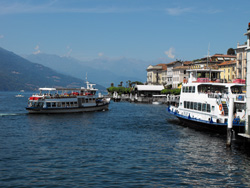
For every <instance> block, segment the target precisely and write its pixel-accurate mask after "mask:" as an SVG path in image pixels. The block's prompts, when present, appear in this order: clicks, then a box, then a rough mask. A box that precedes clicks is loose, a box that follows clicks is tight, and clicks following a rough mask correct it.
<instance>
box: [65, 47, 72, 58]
mask: <svg viewBox="0 0 250 188" xmlns="http://www.w3.org/2000/svg"><path fill="white" fill-rule="evenodd" d="M67 51H68V52H67V53H66V54H65V56H66V57H69V56H70V54H71V52H72V49H71V48H70V46H67Z"/></svg>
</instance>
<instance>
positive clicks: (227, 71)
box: [218, 60, 236, 82]
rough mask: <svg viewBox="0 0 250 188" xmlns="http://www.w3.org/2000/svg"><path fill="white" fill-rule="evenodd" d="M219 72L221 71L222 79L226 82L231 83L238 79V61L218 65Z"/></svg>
mask: <svg viewBox="0 0 250 188" xmlns="http://www.w3.org/2000/svg"><path fill="white" fill-rule="evenodd" d="M218 67H219V70H221V73H220V78H221V79H223V81H224V82H231V81H233V80H234V79H236V60H233V61H225V62H223V63H221V64H219V65H218Z"/></svg>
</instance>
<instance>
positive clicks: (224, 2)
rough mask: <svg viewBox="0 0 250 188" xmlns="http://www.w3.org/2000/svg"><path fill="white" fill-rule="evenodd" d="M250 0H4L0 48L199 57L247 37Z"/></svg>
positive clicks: (80, 55) (85, 55)
mask: <svg viewBox="0 0 250 188" xmlns="http://www.w3.org/2000/svg"><path fill="white" fill-rule="evenodd" d="M249 7H250V1H249V0H239V1H232V0H209V1H203V0H171V1H170V0H42V1H38V0H0V47H2V48H4V49H7V50H9V51H12V52H14V53H16V54H19V55H24V54H26V55H29V54H38V53H47V54H56V55H59V56H71V57H74V58H77V59H79V60H86V59H88V60H89V59H95V58H99V57H108V58H118V57H126V58H133V59H140V60H146V61H154V60H157V59H162V58H163V59H164V58H166V61H168V62H171V61H174V60H176V59H180V60H194V59H199V58H202V57H205V56H206V55H207V54H208V51H209V54H210V55H213V54H216V53H222V54H226V53H227V50H228V48H236V47H237V43H238V42H239V43H240V44H244V42H245V41H246V36H244V33H245V32H246V30H247V26H248V23H249V22H250V9H249Z"/></svg>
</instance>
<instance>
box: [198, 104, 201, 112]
mask: <svg viewBox="0 0 250 188" xmlns="http://www.w3.org/2000/svg"><path fill="white" fill-rule="evenodd" d="M198 110H199V111H201V103H198Z"/></svg>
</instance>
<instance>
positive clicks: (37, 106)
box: [26, 82, 110, 114]
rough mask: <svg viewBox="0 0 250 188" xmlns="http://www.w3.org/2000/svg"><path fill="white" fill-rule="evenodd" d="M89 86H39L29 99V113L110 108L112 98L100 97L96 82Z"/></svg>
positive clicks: (70, 111)
mask: <svg viewBox="0 0 250 188" xmlns="http://www.w3.org/2000/svg"><path fill="white" fill-rule="evenodd" d="M86 84H87V88H84V87H81V88H39V90H40V93H39V94H33V95H32V96H31V97H30V98H29V100H28V106H27V107H26V110H27V111H28V112H29V113H36V114H38V113H46V114H50V113H76V112H90V111H103V110H108V106H109V102H110V98H104V97H98V96H96V92H97V91H98V89H95V88H93V86H94V85H95V84H90V83H89V82H86Z"/></svg>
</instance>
